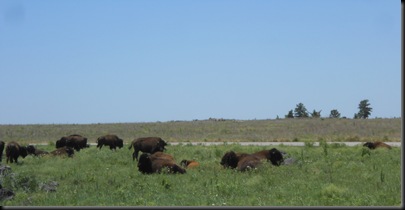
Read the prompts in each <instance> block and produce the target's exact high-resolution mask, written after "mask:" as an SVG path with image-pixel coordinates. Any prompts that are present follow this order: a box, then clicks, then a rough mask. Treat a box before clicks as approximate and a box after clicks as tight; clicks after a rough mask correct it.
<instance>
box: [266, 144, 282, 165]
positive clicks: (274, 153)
mask: <svg viewBox="0 0 405 210" xmlns="http://www.w3.org/2000/svg"><path fill="white" fill-rule="evenodd" d="M269 156H270V157H269V159H270V161H271V163H272V164H273V165H275V166H279V165H280V164H281V163H282V162H283V160H284V159H283V155H282V154H281V152H280V151H279V150H277V149H276V148H273V149H271V150H270V152H269Z"/></svg>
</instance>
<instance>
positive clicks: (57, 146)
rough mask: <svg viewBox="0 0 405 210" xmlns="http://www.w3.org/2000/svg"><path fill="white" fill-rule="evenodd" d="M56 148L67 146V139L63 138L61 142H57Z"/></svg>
mask: <svg viewBox="0 0 405 210" xmlns="http://www.w3.org/2000/svg"><path fill="white" fill-rule="evenodd" d="M55 146H56V148H61V147H64V146H66V137H62V138H60V139H59V140H57V141H56V144H55Z"/></svg>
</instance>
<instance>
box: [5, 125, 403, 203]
mask: <svg viewBox="0 0 405 210" xmlns="http://www.w3.org/2000/svg"><path fill="white" fill-rule="evenodd" d="M73 133H77V134H81V135H83V136H85V137H87V138H88V139H89V142H90V143H95V142H96V139H97V137H99V136H101V135H104V134H107V133H113V134H117V135H118V136H119V137H121V138H123V139H124V142H125V143H129V142H130V141H131V140H132V139H134V138H138V137H142V136H159V137H162V138H163V139H165V140H166V141H168V142H169V143H170V142H182V143H181V144H180V145H169V146H168V147H167V151H166V152H167V153H169V154H172V155H174V157H175V158H176V162H177V163H179V162H180V161H181V160H182V159H195V160H197V161H199V162H200V164H201V165H200V167H199V168H197V169H189V170H187V173H186V174H178V175H177V174H175V175H172V174H153V175H143V174H141V173H140V172H139V171H138V168H137V167H136V161H132V152H133V150H128V148H127V146H125V147H124V148H122V149H118V150H117V151H111V150H110V149H109V148H108V147H103V148H102V149H101V150H99V149H97V148H96V147H95V146H91V147H90V148H88V149H84V150H81V151H80V152H75V155H74V157H73V158H60V157H33V156H27V157H26V158H25V159H22V158H20V159H19V161H20V163H19V164H7V165H9V166H10V167H11V172H9V173H5V174H3V175H0V183H1V184H2V186H3V187H4V188H7V189H12V190H13V191H14V193H15V196H14V198H13V199H12V200H3V201H0V205H2V206H396V207H399V206H402V195H403V194H402V189H401V186H402V182H401V171H402V170H401V169H402V159H401V155H402V152H401V149H402V148H401V147H394V148H393V149H392V150H387V149H377V150H369V149H368V148H365V147H362V146H360V145H359V146H354V147H348V146H345V145H343V144H339V143H334V144H326V143H325V142H343V141H373V140H383V141H391V142H400V141H401V119H367V120H361V119H356V120H355V119H280V120H250V121H236V120H225V121H214V120H200V121H189V122H174V121H173V122H156V123H116V124H85V125H81V124H73V125H72V124H69V125H58V124H55V125H0V140H3V141H5V142H6V143H7V142H8V141H11V140H15V141H17V142H20V143H21V144H22V145H27V144H30V143H46V145H38V146H37V148H39V149H43V150H46V151H52V150H54V149H55V145H54V144H55V142H56V140H58V139H60V137H62V136H66V135H70V134H73ZM204 141H206V142H211V141H212V142H219V141H221V142H225V143H224V144H221V145H215V146H202V145H197V146H194V145H191V144H190V142H204ZM233 141H234V142H242V141H244V142H245V141H256V142H265V141H277V142H280V141H287V142H293V141H304V142H308V143H306V144H305V146H303V147H294V146H286V145H280V146H277V147H276V148H277V149H280V150H282V151H284V152H287V153H288V154H289V155H290V156H291V157H292V158H294V159H295V160H296V162H295V163H294V164H292V165H284V166H280V167H276V166H272V165H270V164H265V165H263V167H261V168H259V169H257V170H253V171H249V172H245V173H241V172H237V171H233V170H229V169H223V168H222V167H221V166H220V164H219V162H220V159H221V157H222V156H223V154H224V153H225V152H227V151H229V150H234V151H236V152H255V151H259V150H262V149H271V148H272V146H271V147H266V146H241V145H238V144H231V143H227V142H233ZM316 141H320V142H321V144H320V146H319V147H315V146H313V144H311V142H316ZM5 162H6V161H5V158H3V162H2V165H4V164H5ZM53 181H54V182H56V183H58V186H56V191H50V192H47V191H46V190H45V189H46V186H47V185H49V184H50V183H51V182H53Z"/></svg>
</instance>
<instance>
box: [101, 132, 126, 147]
mask: <svg viewBox="0 0 405 210" xmlns="http://www.w3.org/2000/svg"><path fill="white" fill-rule="evenodd" d="M103 145H108V146H110V149H111V150H113V149H114V150H116V148H117V147H118V148H122V147H123V146H124V141H123V140H122V139H120V138H118V136H117V135H112V134H109V135H104V136H100V137H98V139H97V148H100V149H101V148H102V147H103Z"/></svg>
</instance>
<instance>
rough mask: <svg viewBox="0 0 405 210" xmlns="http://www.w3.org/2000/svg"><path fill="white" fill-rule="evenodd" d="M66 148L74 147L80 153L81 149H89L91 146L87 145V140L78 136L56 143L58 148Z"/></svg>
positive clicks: (65, 138) (67, 137) (63, 138)
mask: <svg viewBox="0 0 405 210" xmlns="http://www.w3.org/2000/svg"><path fill="white" fill-rule="evenodd" d="M64 146H67V147H72V148H74V149H75V150H76V151H80V149H84V148H86V147H89V145H88V144H87V138H85V137H83V136H81V135H78V134H73V135H70V136H64V137H62V138H60V139H59V140H57V141H56V148H61V147H64Z"/></svg>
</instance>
